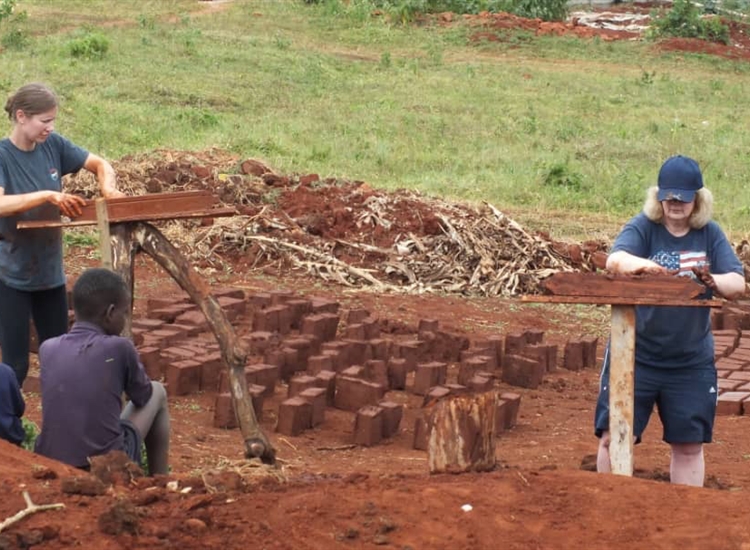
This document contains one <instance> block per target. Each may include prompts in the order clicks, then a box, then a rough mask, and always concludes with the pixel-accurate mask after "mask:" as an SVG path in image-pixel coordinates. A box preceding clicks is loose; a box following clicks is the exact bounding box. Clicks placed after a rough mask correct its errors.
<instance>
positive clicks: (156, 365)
mask: <svg viewBox="0 0 750 550" xmlns="http://www.w3.org/2000/svg"><path fill="white" fill-rule="evenodd" d="M138 355H139V357H140V359H141V363H142V364H143V368H144V369H145V370H146V374H147V375H148V377H149V378H150V379H151V380H161V379H162V377H163V376H164V363H163V361H162V359H161V351H160V350H159V348H158V347H156V346H145V347H142V348H138Z"/></svg>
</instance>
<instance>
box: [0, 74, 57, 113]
mask: <svg viewBox="0 0 750 550" xmlns="http://www.w3.org/2000/svg"><path fill="white" fill-rule="evenodd" d="M57 105H58V100H57V96H56V95H55V92H53V91H52V90H51V89H50V88H48V87H47V86H45V85H44V84H41V83H39V82H32V83H30V84H26V85H25V86H21V87H20V88H18V90H16V93H14V94H13V95H12V96H10V97H9V98H8V101H7V102H6V103H5V112H6V113H8V118H9V119H11V120H13V121H15V120H16V112H17V111H19V110H21V111H23V112H24V113H26V114H27V115H28V116H34V115H38V114H41V113H46V112H47V111H49V110H50V109H54V108H55V107H57Z"/></svg>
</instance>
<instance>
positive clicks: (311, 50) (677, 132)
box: [0, 0, 750, 239]
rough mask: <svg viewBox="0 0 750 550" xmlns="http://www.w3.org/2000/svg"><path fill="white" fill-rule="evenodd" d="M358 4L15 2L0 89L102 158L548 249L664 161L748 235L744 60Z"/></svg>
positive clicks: (599, 220) (614, 219)
mask: <svg viewBox="0 0 750 550" xmlns="http://www.w3.org/2000/svg"><path fill="white" fill-rule="evenodd" d="M358 6H359V4H358V2H357V1H356V0H353V1H352V2H351V4H350V7H349V9H346V10H332V9H331V8H330V7H328V6H327V5H326V4H323V5H317V6H310V5H307V4H305V3H304V2H302V1H301V0H266V1H251V0H234V1H231V2H199V1H197V0H152V1H145V0H144V1H133V2H122V1H119V0H20V1H19V3H18V7H17V10H16V15H15V16H14V17H13V18H11V19H9V20H5V21H2V22H0V35H2V39H3V41H2V44H3V46H2V51H1V52H0V61H1V62H2V66H3V71H2V73H1V74H0V92H2V93H3V94H6V95H7V93H9V92H10V91H12V90H13V89H15V88H16V87H17V86H19V85H21V84H23V83H24V82H27V81H30V80H42V81H45V82H47V83H49V84H50V85H51V86H53V87H54V88H55V89H56V90H57V91H58V92H59V93H60V95H61V96H62V98H63V109H62V111H61V114H60V117H59V118H58V131H60V132H61V133H63V134H65V135H67V136H69V137H71V138H72V139H74V140H75V141H77V142H79V143H80V144H82V145H83V146H85V147H88V148H90V149H92V150H94V151H96V152H99V153H101V154H104V155H106V156H108V157H110V158H119V157H121V156H123V155H126V154H130V153H137V152H143V151H148V150H152V149H155V148H163V147H168V148H179V149H204V148H207V147H212V146H215V147H220V148H225V149H228V150H232V151H235V152H237V153H239V154H241V155H243V156H257V157H261V158H263V159H265V160H266V161H267V162H269V163H270V164H271V165H273V166H275V167H276V168H278V169H280V170H283V171H290V172H292V171H294V172H317V173H319V174H321V175H325V176H329V175H333V176H340V177H345V178H350V179H358V180H365V181H368V182H369V183H371V184H372V185H375V186H379V187H384V188H398V187H408V188H413V189H419V190H422V191H423V192H425V193H430V194H439V195H443V196H448V197H451V198H459V199H465V200H470V201H482V200H486V201H490V202H492V203H493V204H495V205H497V206H498V207H500V208H504V209H507V210H509V211H517V212H518V213H519V216H520V217H521V218H522V219H523V221H525V222H526V223H529V224H532V225H534V226H535V227H537V228H541V229H546V230H549V231H550V232H552V233H553V234H555V235H556V236H558V237H563V238H564V237H574V238H580V237H582V236H584V235H585V234H586V233H589V232H592V231H594V229H592V228H600V231H601V232H604V233H606V234H609V235H611V234H612V233H613V232H614V231H616V229H617V227H618V226H619V224H620V223H621V222H622V221H624V220H625V219H626V218H627V217H629V216H630V215H632V214H633V213H635V212H636V211H637V210H638V209H639V208H640V206H641V202H642V198H643V196H644V192H645V189H646V188H647V187H648V186H649V185H652V184H653V183H654V181H655V178H656V173H657V170H658V167H659V165H660V163H661V162H662V160H663V159H664V158H666V157H667V156H669V155H671V154H675V153H682V154H686V155H690V156H694V157H695V158H696V159H698V160H699V161H700V162H701V164H702V166H703V169H704V172H705V177H706V182H707V185H708V186H709V187H710V188H711V189H712V190H713V192H714V195H715V197H716V203H717V219H718V220H719V221H720V222H721V223H722V224H723V225H724V227H725V228H726V229H727V230H728V231H729V232H730V234H731V235H732V236H733V238H735V239H739V238H741V237H744V236H745V235H746V234H747V233H750V193H749V192H747V191H746V190H745V187H746V180H747V179H748V177H749V176H750V156H749V155H748V153H749V149H750V146H749V145H748V143H750V133H749V132H750V131H749V130H748V129H747V126H748V125H747V123H746V122H745V121H747V120H750V113H749V112H748V111H749V110H750V107H748V102H747V99H746V93H745V92H746V90H747V89H748V87H750V64H747V63H732V62H727V61H720V60H718V59H716V58H708V57H701V56H687V55H677V54H665V53H659V52H658V51H657V50H656V49H655V48H654V47H653V44H651V43H649V42H619V43H605V42H602V41H598V40H578V39H572V38H550V37H547V38H542V37H535V36H532V35H529V34H528V33H523V32H520V31H519V32H509V33H508V34H507V35H506V36H505V41H503V42H487V41H483V42H482V41H480V42H475V41H472V40H470V36H471V35H472V33H473V32H475V30H476V29H474V28H472V27H470V26H468V25H466V24H463V23H460V22H459V23H458V24H455V25H452V26H450V27H441V26H437V25H432V24H422V25H416V26H401V25H391V24H389V23H388V22H386V21H384V20H383V18H381V17H373V16H372V15H371V14H370V13H369V11H366V10H363V9H358ZM24 14H25V16H24ZM8 127H9V126H8V125H7V123H6V125H5V126H4V127H3V132H4V133H7V128H8ZM592 236H598V235H592Z"/></svg>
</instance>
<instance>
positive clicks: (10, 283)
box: [0, 83, 122, 385]
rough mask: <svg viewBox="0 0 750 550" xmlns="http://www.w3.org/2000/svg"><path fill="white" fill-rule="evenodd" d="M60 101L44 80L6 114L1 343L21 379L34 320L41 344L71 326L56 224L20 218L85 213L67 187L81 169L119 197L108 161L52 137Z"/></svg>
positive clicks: (0, 192)
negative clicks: (23, 223) (28, 225)
mask: <svg viewBox="0 0 750 550" xmlns="http://www.w3.org/2000/svg"><path fill="white" fill-rule="evenodd" d="M57 110H58V99H57V96H56V95H55V93H54V92H53V91H52V90H50V89H49V88H48V87H46V86H44V85H43V84H38V83H32V84H27V85H25V86H22V87H21V88H19V89H18V90H17V91H16V92H15V93H14V94H13V95H11V96H10V97H9V98H8V101H7V103H6V105H5V111H6V112H7V113H8V118H9V119H10V121H11V124H12V129H11V132H10V135H9V136H8V137H7V138H5V139H3V140H0V348H1V349H2V353H3V362H5V363H6V364H8V365H10V367H11V368H12V369H13V370H14V372H15V373H16V377H17V378H18V383H19V385H21V384H23V381H24V379H25V378H26V374H27V372H28V368H29V329H30V324H29V319H32V320H33V321H34V326H35V327H36V331H37V334H38V337H39V342H40V343H41V342H42V341H44V340H46V339H47V338H51V337H53V336H58V335H60V334H63V333H65V332H66V331H67V328H68V305H67V297H66V290H65V275H64V273H63V257H62V231H61V230H60V229H59V228H47V229H25V230H21V231H19V230H17V229H16V224H17V222H18V221H20V220H59V219H60V215H61V214H63V215H65V216H68V217H71V218H74V217H76V216H78V215H80V213H81V206H82V205H83V204H84V199H83V198H82V197H79V196H77V195H72V194H69V193H65V192H64V191H63V190H62V178H63V176H65V175H66V174H71V173H74V172H77V171H78V170H80V169H81V168H85V169H86V170H88V171H90V172H92V173H94V174H95V175H96V177H97V180H98V183H99V187H100V190H101V193H102V196H104V197H106V198H113V197H118V196H122V193H121V192H120V191H118V190H117V188H116V186H115V172H114V169H113V168H112V166H111V165H110V164H109V163H108V162H107V161H106V160H104V159H103V158H101V157H99V156H97V155H94V154H92V153H89V152H88V151H86V150H85V149H82V148H80V147H78V146H77V145H74V144H73V143H71V142H70V141H68V140H67V139H65V138H64V137H62V136H60V135H58V134H55V133H54V129H55V119H56V118H57Z"/></svg>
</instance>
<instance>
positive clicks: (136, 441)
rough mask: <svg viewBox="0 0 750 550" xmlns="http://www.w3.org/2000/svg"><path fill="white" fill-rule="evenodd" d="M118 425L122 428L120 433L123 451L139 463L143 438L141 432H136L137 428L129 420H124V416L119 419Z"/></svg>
mask: <svg viewBox="0 0 750 550" xmlns="http://www.w3.org/2000/svg"><path fill="white" fill-rule="evenodd" d="M120 427H121V428H122V435H123V444H122V446H123V449H122V450H123V451H124V452H125V454H126V455H128V457H129V458H130V460H132V461H133V462H135V463H136V464H138V465H139V466H140V465H141V443H142V442H143V439H141V434H139V433H138V430H137V429H136V427H135V426H134V425H133V423H132V422H130V420H125V419H124V418H121V419H120Z"/></svg>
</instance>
